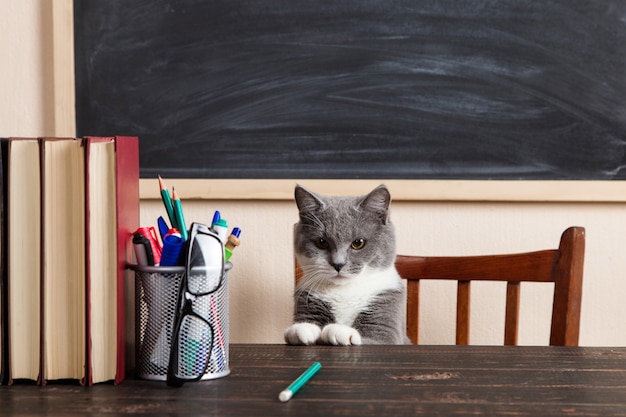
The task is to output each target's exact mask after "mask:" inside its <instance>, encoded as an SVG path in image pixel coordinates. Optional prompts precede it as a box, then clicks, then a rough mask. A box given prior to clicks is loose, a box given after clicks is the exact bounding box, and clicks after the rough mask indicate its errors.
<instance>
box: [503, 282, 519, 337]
mask: <svg viewBox="0 0 626 417" xmlns="http://www.w3.org/2000/svg"><path fill="white" fill-rule="evenodd" d="M519 300H520V283H519V282H509V283H507V285H506V313H505V318H504V344H505V345H517V334H518V329H519Z"/></svg>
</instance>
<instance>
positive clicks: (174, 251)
mask: <svg viewBox="0 0 626 417" xmlns="http://www.w3.org/2000/svg"><path fill="white" fill-rule="evenodd" d="M173 230H175V229H173ZM182 247H183V238H182V237H181V236H180V234H179V233H169V234H167V235H165V237H164V238H163V252H162V253H161V264H160V266H176V265H178V258H179V257H180V251H181V248H182Z"/></svg>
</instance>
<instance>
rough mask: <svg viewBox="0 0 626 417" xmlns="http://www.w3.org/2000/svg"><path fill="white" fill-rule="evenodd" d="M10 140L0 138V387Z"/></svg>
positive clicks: (2, 379) (4, 353)
mask: <svg viewBox="0 0 626 417" xmlns="http://www.w3.org/2000/svg"><path fill="white" fill-rule="evenodd" d="M8 143H9V142H8V139H7V138H0V187H2V190H0V191H1V192H0V385H3V384H6V383H7V382H8V373H9V372H8V371H9V368H8V363H9V345H8V342H9V339H8V327H9V325H8V321H7V319H8V309H7V299H8V288H7V280H8V277H7V261H6V259H7V257H6V253H7V252H6V250H7V241H6V239H7V208H6V206H5V204H6V201H7V194H6V193H7V170H6V168H7V161H8V151H7V149H8Z"/></svg>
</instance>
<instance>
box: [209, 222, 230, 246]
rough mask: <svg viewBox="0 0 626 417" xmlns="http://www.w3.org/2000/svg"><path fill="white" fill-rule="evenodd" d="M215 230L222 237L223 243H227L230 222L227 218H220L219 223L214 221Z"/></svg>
mask: <svg viewBox="0 0 626 417" xmlns="http://www.w3.org/2000/svg"><path fill="white" fill-rule="evenodd" d="M212 227H213V230H214V231H215V233H217V235H218V236H219V237H220V240H221V241H222V243H224V244H226V239H227V237H228V222H227V221H226V219H222V218H220V219H219V220H218V221H217V223H213V226H212Z"/></svg>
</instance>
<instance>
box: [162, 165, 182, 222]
mask: <svg viewBox="0 0 626 417" xmlns="http://www.w3.org/2000/svg"><path fill="white" fill-rule="evenodd" d="M159 188H160V189H161V199H162V200H163V204H164V205H165V211H167V217H169V219H170V225H172V228H176V229H178V227H177V225H176V218H175V217H174V207H173V206H172V198H171V197H170V192H169V191H167V187H166V186H165V182H164V181H163V178H161V176H160V175H159Z"/></svg>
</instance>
